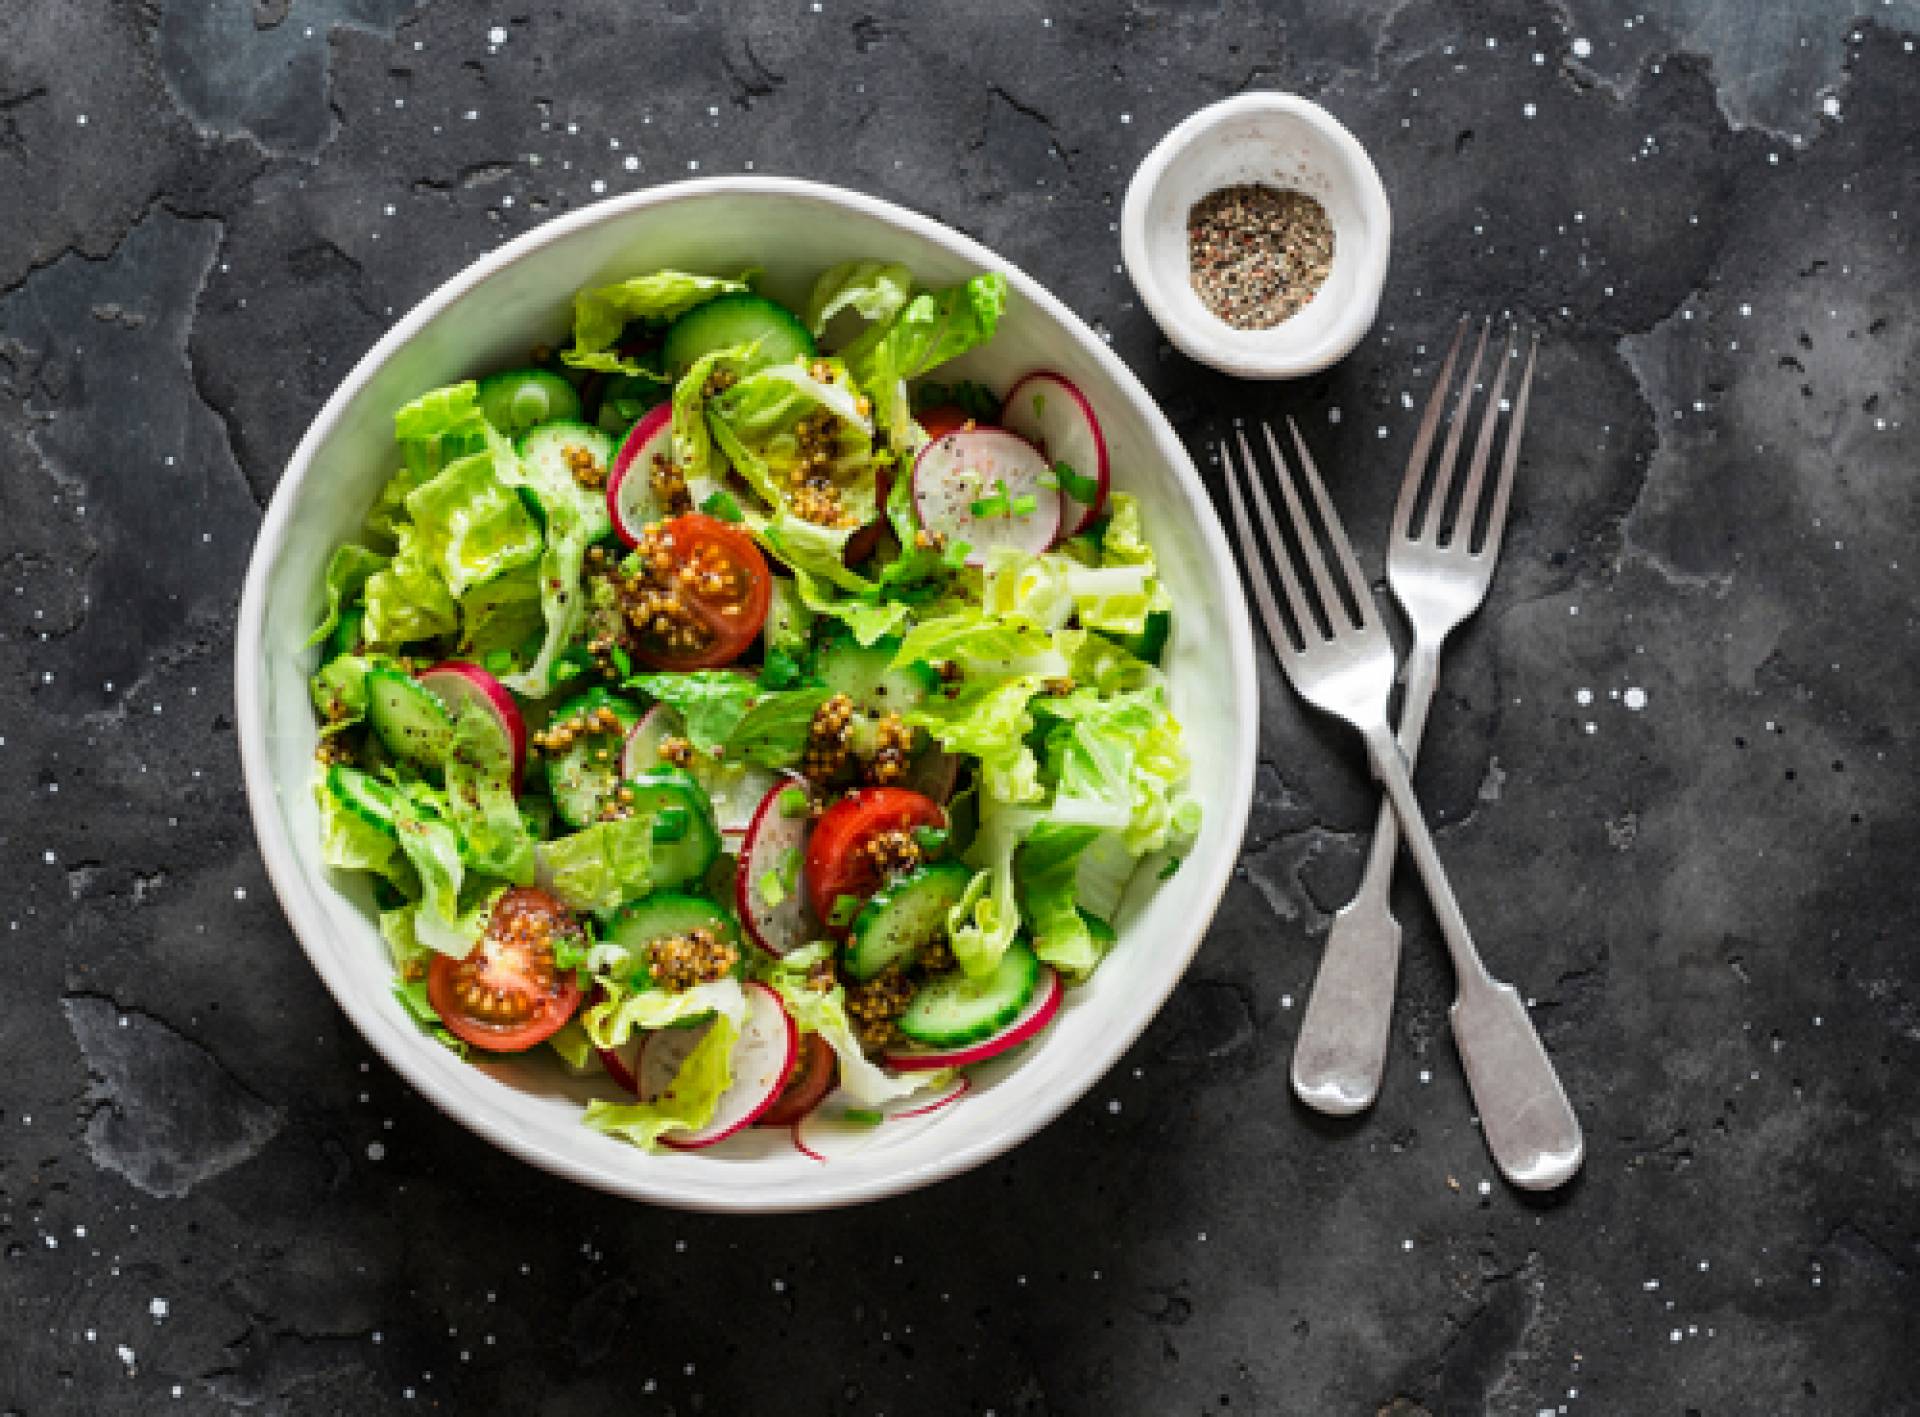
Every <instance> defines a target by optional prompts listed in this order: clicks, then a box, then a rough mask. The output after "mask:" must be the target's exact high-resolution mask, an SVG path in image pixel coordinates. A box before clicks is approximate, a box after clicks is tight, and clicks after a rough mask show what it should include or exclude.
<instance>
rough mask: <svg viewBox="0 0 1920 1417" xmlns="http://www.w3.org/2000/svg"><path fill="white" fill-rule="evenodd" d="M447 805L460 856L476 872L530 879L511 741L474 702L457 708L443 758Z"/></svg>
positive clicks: (529, 843)
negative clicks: (515, 792) (450, 747)
mask: <svg viewBox="0 0 1920 1417" xmlns="http://www.w3.org/2000/svg"><path fill="white" fill-rule="evenodd" d="M447 806H448V810H449V813H450V815H451V816H452V818H453V825H454V829H455V830H456V831H457V832H458V833H459V834H460V845H461V853H462V857H463V859H464V860H465V862H466V864H467V865H468V866H469V867H471V868H472V869H473V870H475V871H478V872H480V873H481V874H482V875H487V876H494V877H497V878H498V879H500V880H503V881H511V882H513V883H514V884H515V885H519V886H524V885H530V884H532V882H533V846H534V842H533V833H532V832H530V831H528V830H527V820H526V818H525V817H523V816H521V815H520V806H519V803H518V802H517V801H515V799H514V795H513V745H512V743H511V742H509V741H508V738H507V734H506V730H505V729H503V728H502V727H501V726H500V721H499V720H498V719H497V718H495V717H494V716H493V715H492V714H490V713H488V712H487V711H486V710H484V709H482V708H480V707H479V706H478V705H475V704H469V705H467V707H466V708H465V709H464V710H462V712H461V714H460V716H459V718H458V719H457V720H455V722H454V727H453V751H452V752H451V753H449V754H448V757H447Z"/></svg>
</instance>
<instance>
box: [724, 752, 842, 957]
mask: <svg viewBox="0 0 1920 1417" xmlns="http://www.w3.org/2000/svg"><path fill="white" fill-rule="evenodd" d="M798 785H799V779H798V778H787V779H785V780H783V781H781V782H777V783H775V784H774V786H773V787H772V788H771V789H770V790H769V791H768V792H767V795H766V796H764V797H762V798H761V799H760V805H759V806H758V807H757V808H755V809H754V813H753V820H752V822H751V823H749V824H748V826H747V834H746V836H745V837H744V838H742V840H741V843H740V869H739V870H737V871H735V872H734V875H733V899H734V905H735V906H736V907H737V909H738V911H739V915H740V921H741V923H742V924H744V925H745V926H746V927H747V933H748V934H749V935H751V936H752V937H753V942H754V943H755V944H756V945H758V946H760V948H761V949H763V950H765V951H766V952H767V953H768V954H775V955H783V954H785V953H786V952H787V951H788V950H791V949H797V948H799V947H800V946H801V945H804V944H806V943H807V942H808V941H810V940H817V939H820V938H821V937H822V932H821V927H820V922H819V920H817V919H816V918H815V917H814V914H813V911H812V909H811V908H809V906H808V905H807V883H806V879H805V867H804V865H803V864H802V863H803V862H804V860H805V858H806V853H807V834H808V833H809V832H810V831H811V830H812V829H813V822H812V820H811V819H810V818H809V817H808V816H807V815H806V814H805V813H802V814H800V815H799V816H791V817H790V816H788V815H787V814H786V812H785V811H783V810H782V808H781V802H780V798H781V796H782V795H783V794H784V793H785V792H786V791H787V790H788V789H789V788H791V787H796V786H798ZM802 790H804V789H802ZM769 875H772V876H773V878H774V879H775V880H778V881H779V882H780V883H781V890H782V892H783V894H781V896H780V899H779V900H778V901H776V902H774V903H771V904H769V903H768V901H767V898H766V893H765V892H764V891H763V890H762V888H761V887H762V883H763V882H764V881H765V880H766V879H767V877H768V876H769Z"/></svg>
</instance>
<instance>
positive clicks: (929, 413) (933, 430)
mask: <svg viewBox="0 0 1920 1417" xmlns="http://www.w3.org/2000/svg"><path fill="white" fill-rule="evenodd" d="M969 418H970V415H969V414H968V413H967V411H966V410H965V409H964V408H962V407H960V405H959V404H957V403H943V404H939V405H937V406H935V407H933V408H930V409H927V410H926V411H925V412H923V413H917V414H915V415H914V421H915V422H916V423H918V424H919V425H920V427H921V428H922V429H923V430H924V431H925V432H926V435H927V437H928V438H944V437H946V436H947V434H949V433H958V432H959V431H960V430H961V429H962V428H964V427H966V426H967V423H968V421H969Z"/></svg>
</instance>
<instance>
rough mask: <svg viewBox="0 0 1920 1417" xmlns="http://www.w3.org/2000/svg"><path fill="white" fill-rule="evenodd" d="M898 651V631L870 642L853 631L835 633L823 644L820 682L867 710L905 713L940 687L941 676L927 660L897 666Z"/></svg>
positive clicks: (876, 712) (871, 711) (879, 712)
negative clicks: (925, 661) (929, 665)
mask: <svg viewBox="0 0 1920 1417" xmlns="http://www.w3.org/2000/svg"><path fill="white" fill-rule="evenodd" d="M899 652H900V639H899V637H898V636H897V635H882V636H881V637H880V638H879V639H877V640H875V641H874V642H873V643H872V644H870V645H862V644H861V643H860V642H859V641H857V640H855V639H854V638H853V636H852V635H840V636H836V637H835V638H833V639H832V640H830V641H828V643H826V644H825V645H823V646H821V649H820V663H819V674H820V682H821V683H822V684H824V685H826V686H827V688H829V689H831V690H832V691H833V692H834V693H836V694H845V695H846V696H847V697H848V698H850V699H852V700H853V701H854V703H855V704H856V705H857V706H859V707H860V708H863V709H865V710H866V711H867V712H868V713H871V714H882V713H887V712H889V711H898V712H902V713H904V712H905V711H906V710H908V709H910V708H912V707H914V706H915V705H916V704H919V703H921V702H922V701H924V700H925V699H926V697H927V695H929V694H931V693H932V692H933V691H934V690H935V689H936V688H938V687H939V685H940V677H939V676H938V675H937V674H935V673H934V672H933V670H932V669H930V668H928V667H927V666H926V665H924V664H908V665H904V666H902V667H901V668H899V669H895V668H894V667H893V657H894V655H896V654H898V653H899Z"/></svg>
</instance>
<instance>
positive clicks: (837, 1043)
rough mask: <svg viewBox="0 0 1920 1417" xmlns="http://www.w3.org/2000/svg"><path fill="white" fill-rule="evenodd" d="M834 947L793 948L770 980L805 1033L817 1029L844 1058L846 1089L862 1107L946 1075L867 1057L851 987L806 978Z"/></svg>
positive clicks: (910, 1091) (881, 1103)
mask: <svg viewBox="0 0 1920 1417" xmlns="http://www.w3.org/2000/svg"><path fill="white" fill-rule="evenodd" d="M833 951H834V946H833V945H832V944H831V943H829V942H827V941H818V942H816V943H814V944H810V945H806V946H804V947H802V948H800V949H797V950H789V951H788V952H787V953H786V954H785V955H783V956H781V957H780V958H779V959H777V960H775V961H774V963H773V966H772V968H771V970H770V971H769V972H768V974H767V983H768V984H770V985H771V986H772V987H773V988H774V990H775V991H776V992H777V993H778V994H779V995H780V998H781V1000H782V1002H784V1003H785V1004H786V1006H787V1013H788V1014H789V1015H791V1016H792V1018H793V1021H794V1023H795V1025H796V1026H797V1027H798V1028H799V1029H800V1031H801V1032H802V1033H817V1034H819V1035H820V1036H821V1037H822V1038H824V1039H826V1040H827V1044H828V1046H829V1047H831V1048H832V1049H833V1051H834V1055H835V1056H836V1057H838V1058H839V1060H840V1087H841V1090H842V1091H844V1092H845V1093H846V1094H847V1096H849V1097H851V1098H852V1099H853V1100H854V1101H855V1102H857V1103H858V1104H859V1105H860V1106H862V1107H881V1106H885V1105H886V1104H887V1103H889V1102H895V1101H898V1100H899V1099H900V1098H902V1097H911V1096H912V1095H913V1094H914V1093H916V1092H918V1091H920V1090H921V1089H923V1088H926V1087H929V1086H931V1085H932V1084H933V1083H935V1082H937V1081H941V1080H943V1079H944V1077H945V1076H946V1075H945V1074H944V1073H921V1074H918V1075H905V1074H894V1073H890V1072H887V1071H886V1070H885V1069H884V1068H881V1067H879V1066H878V1065H876V1064H875V1063H873V1062H871V1061H870V1060H869V1059H868V1058H867V1055H866V1053H865V1052H864V1051H862V1049H861V1047H860V1040H859V1039H858V1038H856V1037H855V1036H854V1032H853V1021H852V1020H851V1019H850V1018H848V1016H847V991H846V989H845V988H844V987H843V986H841V985H839V984H837V983H836V984H835V985H834V986H833V988H831V989H829V990H827V991H825V992H822V991H820V990H818V989H815V988H813V987H812V986H811V985H809V984H808V983H807V974H808V972H809V971H811V970H812V968H813V967H814V965H815V964H817V963H819V962H820V961H821V960H823V959H828V958H831V957H832V955H833Z"/></svg>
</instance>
